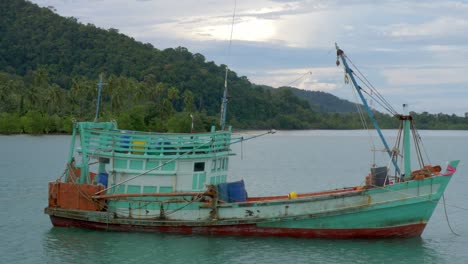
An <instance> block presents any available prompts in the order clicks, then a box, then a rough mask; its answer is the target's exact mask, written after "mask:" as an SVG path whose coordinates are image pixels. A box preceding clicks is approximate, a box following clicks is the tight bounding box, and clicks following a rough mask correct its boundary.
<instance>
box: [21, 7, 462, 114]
mask: <svg viewBox="0 0 468 264" xmlns="http://www.w3.org/2000/svg"><path fill="white" fill-rule="evenodd" d="M30 1H31V2H33V3H36V4H38V5H39V6H43V7H46V6H51V7H53V8H54V9H55V12H56V13H58V14H59V15H62V16H65V17H75V18H77V19H78V21H79V22H81V23H84V24H87V23H91V24H94V25H96V26H98V27H101V28H105V29H109V28H115V29H118V30H119V32H120V33H123V34H126V35H128V36H131V37H133V38H134V39H136V40H138V41H141V42H143V43H151V44H152V45H153V46H154V47H156V48H158V49H165V48H175V47H178V46H182V47H186V48H188V49H189V51H190V52H192V53H201V54H203V55H204V56H205V58H206V59H207V61H214V62H215V63H216V64H218V65H219V64H226V65H228V66H229V68H230V69H232V70H233V71H235V72H236V73H237V74H238V75H240V76H246V77H247V78H248V79H249V80H250V81H251V82H253V83H256V84H266V85H270V86H273V87H280V86H285V85H290V86H293V87H297V88H300V89H305V90H314V91H324V92H328V93H331V94H333V95H336V96H338V97H340V98H343V99H347V100H351V101H355V100H354V95H353V92H352V88H351V86H350V84H345V82H344V71H343V68H342V67H337V66H336V64H335V62H336V49H335V43H338V45H339V46H340V48H341V49H342V50H344V52H345V54H346V55H347V57H348V58H349V59H351V60H352V62H353V63H354V64H355V65H356V66H357V67H358V69H359V70H360V71H361V72H362V73H363V74H364V75H365V76H366V78H367V79H368V80H369V81H370V82H371V83H372V84H373V86H374V87H375V88H377V90H379V92H380V93H381V94H382V95H383V96H384V97H385V98H386V99H387V101H388V102H389V103H390V104H392V105H393V107H394V108H395V109H396V110H397V111H399V112H402V104H404V103H405V104H408V105H409V109H410V110H411V111H415V112H424V111H426V112H429V113H440V112H442V113H447V114H452V113H454V114H457V115H460V116H464V115H465V113H467V112H468V0H465V1H410V0H404V1H403V0H395V1H377V0H362V1H357V0H347V1H334V0H327V1H315V0H297V1H296V0H255V1H253V0H30ZM234 10H235V16H234V26H233V27H232V40H231V45H229V43H230V36H231V26H232V22H233V14H234ZM220 89H221V88H220ZM370 103H371V104H372V102H371V101H370ZM376 108H377V109H379V108H378V107H377V105H376ZM379 110H381V109H379Z"/></svg>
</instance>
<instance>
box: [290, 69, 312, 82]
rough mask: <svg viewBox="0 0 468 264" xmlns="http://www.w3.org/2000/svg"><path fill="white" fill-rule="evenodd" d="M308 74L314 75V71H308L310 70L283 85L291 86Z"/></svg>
mask: <svg viewBox="0 0 468 264" xmlns="http://www.w3.org/2000/svg"><path fill="white" fill-rule="evenodd" d="M307 75H312V71H308V72H306V73H304V74H303V75H301V76H300V77H299V78H297V79H295V80H294V81H292V82H290V83H288V84H286V85H283V86H291V85H292V84H293V83H295V82H297V81H299V80H300V79H302V78H304V77H305V76H307Z"/></svg>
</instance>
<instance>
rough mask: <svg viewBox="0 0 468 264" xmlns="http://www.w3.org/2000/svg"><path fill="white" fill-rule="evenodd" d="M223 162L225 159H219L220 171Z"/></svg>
mask: <svg viewBox="0 0 468 264" xmlns="http://www.w3.org/2000/svg"><path fill="white" fill-rule="evenodd" d="M222 164H223V159H221V158H220V159H218V171H220V170H221V165H222Z"/></svg>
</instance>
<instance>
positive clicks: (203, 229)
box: [50, 216, 426, 239]
mask: <svg viewBox="0 0 468 264" xmlns="http://www.w3.org/2000/svg"><path fill="white" fill-rule="evenodd" d="M50 219H51V221H52V224H53V225H54V226H56V227H75V228H87V229H93V230H107V231H124V232H129V231H132V232H135V231H136V232H159V233H178V234H200V235H237V236H275V237H296V238H330V239H350V238H407V237H415V236H420V235H421V234H422V232H423V231H424V228H425V226H426V223H414V224H407V225H401V226H391V227H380V228H353V229H344V228H337V229H309V228H276V227H260V226H258V225H256V224H238V225H212V226H186V225H180V226H160V225H131V224H107V223H100V222H92V221H86V220H79V219H71V218H63V217H56V216H51V217H50Z"/></svg>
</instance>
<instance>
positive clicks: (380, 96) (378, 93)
mask: <svg viewBox="0 0 468 264" xmlns="http://www.w3.org/2000/svg"><path fill="white" fill-rule="evenodd" d="M344 56H346V54H345V55H344ZM346 58H347V59H348V60H349V62H350V63H351V64H352V65H353V66H354V68H355V69H356V70H357V71H358V73H359V74H360V75H361V76H362V77H363V78H364V79H365V80H366V81H367V83H368V84H369V85H370V86H371V87H372V89H373V90H374V91H375V92H376V93H377V95H378V97H379V98H381V99H382V100H383V101H385V102H386V104H387V105H388V106H389V107H390V108H391V109H392V110H393V111H394V112H395V113H398V112H397V111H395V109H394V108H393V107H392V105H391V104H390V103H388V101H387V100H386V99H385V98H384V97H383V96H382V95H381V94H380V92H379V91H378V90H377V89H376V88H375V87H374V86H373V85H372V83H371V82H370V81H369V80H367V78H366V76H365V75H364V74H362V73H361V71H360V70H359V68H358V67H357V66H356V65H355V64H354V63H353V61H352V60H351V59H350V58H349V57H348V56H346ZM365 83H366V82H364V84H365ZM366 86H367V85H366ZM369 88H370V87H369Z"/></svg>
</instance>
